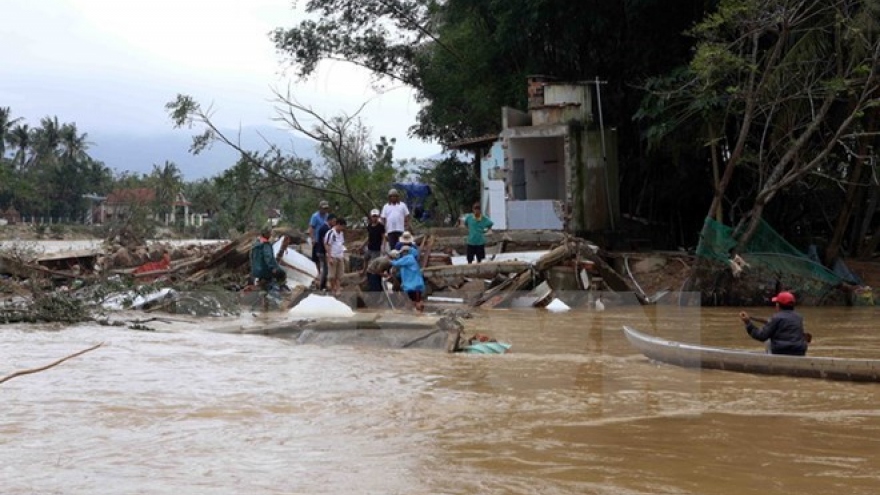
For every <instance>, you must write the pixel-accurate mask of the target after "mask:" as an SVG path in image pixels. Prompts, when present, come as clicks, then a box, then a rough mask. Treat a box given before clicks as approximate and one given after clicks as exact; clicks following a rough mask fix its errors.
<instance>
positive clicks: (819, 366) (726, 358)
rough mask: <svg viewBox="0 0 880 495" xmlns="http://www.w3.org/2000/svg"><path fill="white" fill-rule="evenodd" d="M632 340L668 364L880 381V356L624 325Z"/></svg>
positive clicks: (651, 356) (859, 380)
mask: <svg viewBox="0 0 880 495" xmlns="http://www.w3.org/2000/svg"><path fill="white" fill-rule="evenodd" d="M623 332H624V334H625V335H626V338H627V340H629V343H630V344H632V346H633V347H635V348H636V349H638V350H639V351H640V352H641V353H642V354H644V355H645V356H647V357H649V358H650V359H653V360H655V361H660V362H663V363H667V364H674V365H678V366H684V367H687V368H710V369H719V370H727V371H738V372H742V373H757V374H764V375H787V376H800V377H807V378H824V379H828V380H844V381H854V382H880V359H845V358H833V357H813V356H809V355H808V356H783V355H779V354H767V353H764V352H750V351H741V350H736V349H724V348H719V347H707V346H702V345H697V344H687V343H683V342H675V341H672V340H666V339H662V338H659V337H654V336H651V335H647V334H644V333H642V332H639V331H637V330H634V329H632V328H630V327H627V326H624V327H623Z"/></svg>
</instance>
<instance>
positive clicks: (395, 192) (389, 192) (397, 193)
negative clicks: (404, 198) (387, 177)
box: [388, 189, 400, 196]
mask: <svg viewBox="0 0 880 495" xmlns="http://www.w3.org/2000/svg"><path fill="white" fill-rule="evenodd" d="M388 195H389V196H400V193H399V192H397V189H389V190H388Z"/></svg>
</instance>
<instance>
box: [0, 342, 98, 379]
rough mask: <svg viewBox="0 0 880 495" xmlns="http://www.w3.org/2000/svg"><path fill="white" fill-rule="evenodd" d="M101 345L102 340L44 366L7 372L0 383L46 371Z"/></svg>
mask: <svg viewBox="0 0 880 495" xmlns="http://www.w3.org/2000/svg"><path fill="white" fill-rule="evenodd" d="M102 345H104V343H103V342H101V343H99V344H95V345H93V346H92V347H89V348H88V349H83V350H81V351H79V352H74V353H73V354H71V355H69V356H66V357H63V358H61V359H59V360H57V361H55V362H53V363H50V364H47V365H46V366H41V367H39V368H30V369H26V370H19V371H16V372H15V373H12V374H9V375H6V376H4V377H3V378H0V383H3V382H7V381H9V380H12V379H13V378H15V377H18V376H23V375H30V374H33V373H39V372H41V371H46V370H47V369H49V368H52V367H55V366H58V365H59V364H61V363H63V362H64V361H67V360H68V359H73V358H75V357H77V356H82V355H83V354H85V353H87V352H90V351H94V350H95V349H97V348H98V347H101V346H102Z"/></svg>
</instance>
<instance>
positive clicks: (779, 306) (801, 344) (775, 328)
mask: <svg viewBox="0 0 880 495" xmlns="http://www.w3.org/2000/svg"><path fill="white" fill-rule="evenodd" d="M772 302H774V303H775V304H776V313H775V314H774V315H773V316H772V317H771V318H770V319H769V320H768V321H767V323H765V324H764V326H763V327H761V328H758V327H756V326H755V324H754V323H752V318H751V317H750V316H749V314H748V313H746V312H745V311H742V312H740V314H739V317H740V319H741V320H742V322H743V323H745V325H746V332H748V334H749V336H751V337H752V338H753V339H755V340H758V341H760V342H766V341H768V340H769V341H770V344H769V346H768V350H769V351H770V353H771V354H787V355H790V356H803V355H806V353H807V347H808V337H807V334H806V332H804V318H803V317H802V316H801V315H799V314H798V313H795V311H794V304H795V297H794V294H792V293H791V292H788V291H782V292H780V293H779V294H776V297H774V298H773V299H772Z"/></svg>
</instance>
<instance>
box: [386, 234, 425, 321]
mask: <svg viewBox="0 0 880 495" xmlns="http://www.w3.org/2000/svg"><path fill="white" fill-rule="evenodd" d="M393 252H394V251H392V253H393ZM392 257H394V256H393V255H392ZM391 266H393V267H394V268H396V269H397V271H398V272H399V273H400V288H401V289H402V290H403V292H405V293H406V295H407V296H408V297H409V299H410V301H412V302H413V304H414V305H415V307H416V311H419V312H421V311H423V310H424V309H425V304H424V303H423V302H422V294H423V293H424V292H425V278H424V277H423V276H422V267H421V266H420V265H419V262H418V261H416V259H415V258H414V257H413V255H412V248H411V247H410V246H403V247H402V248H401V249H400V256H398V257H397V258H396V259H393V260H392V261H391Z"/></svg>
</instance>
